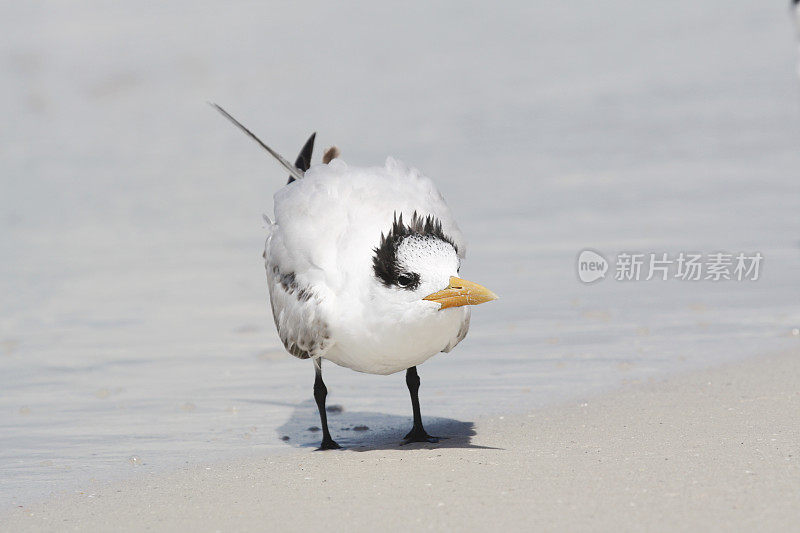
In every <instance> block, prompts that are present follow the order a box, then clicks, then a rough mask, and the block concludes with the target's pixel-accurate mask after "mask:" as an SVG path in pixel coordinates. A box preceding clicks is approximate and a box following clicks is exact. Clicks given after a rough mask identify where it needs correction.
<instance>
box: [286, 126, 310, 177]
mask: <svg viewBox="0 0 800 533" xmlns="http://www.w3.org/2000/svg"><path fill="white" fill-rule="evenodd" d="M316 137H317V132H316V131H315V132H314V133H312V134H311V137H309V138H308V140H307V141H306V144H304V145H303V149H302V150H300V154H299V155H298V156H297V159H296V160H295V162H294V166H296V167H297V168H299V169H300V170H302V171H303V172H305V171H306V170H308V169H309V167H311V155H312V154H313V152H314V139H316ZM293 181H295V179H294V176H292V175H290V176H289V181H287V182H286V184H287V185H288V184H289V183H291V182H293Z"/></svg>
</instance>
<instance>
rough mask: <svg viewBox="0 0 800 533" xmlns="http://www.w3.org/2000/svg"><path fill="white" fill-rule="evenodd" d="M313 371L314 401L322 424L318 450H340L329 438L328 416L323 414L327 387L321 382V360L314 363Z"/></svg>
mask: <svg viewBox="0 0 800 533" xmlns="http://www.w3.org/2000/svg"><path fill="white" fill-rule="evenodd" d="M314 370H315V371H316V373H317V377H316V378H315V379H314V400H316V401H317V409H319V420H320V422H322V444H321V445H320V447H319V448H318V449H320V450H335V449H337V448H341V446H339V445H338V444H336V441H334V440H333V439H332V438H331V433H330V431H328V414H327V413H326V412H325V398H326V397H327V396H328V387H326V386H325V382H324V381H322V360H321V359H318V360H317V361H314Z"/></svg>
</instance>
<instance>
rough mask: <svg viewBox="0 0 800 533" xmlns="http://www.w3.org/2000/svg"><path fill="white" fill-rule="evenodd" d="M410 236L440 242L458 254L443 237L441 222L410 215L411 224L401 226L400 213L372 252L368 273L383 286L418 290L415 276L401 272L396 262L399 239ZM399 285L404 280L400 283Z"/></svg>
mask: <svg viewBox="0 0 800 533" xmlns="http://www.w3.org/2000/svg"><path fill="white" fill-rule="evenodd" d="M412 235H417V236H420V237H428V238H433V239H440V240H442V241H444V242H446V243H448V244H450V245H451V246H452V247H453V248H454V249H455V251H456V253H458V246H457V245H456V243H455V242H454V241H453V239H451V238H450V237H449V236H448V235H446V234H445V233H444V231H443V230H442V222H441V221H440V220H439V219H438V218H436V217H434V216H433V215H428V216H426V217H422V216H419V215H418V214H417V212H416V211H414V214H413V215H411V222H410V223H408V224H405V223H404V222H403V215H402V213H401V214H400V216H399V217H398V216H397V213H395V217H394V222H393V223H392V229H390V230H389V233H388V234H387V235H384V234H383V233H381V243H380V245H379V246H378V247H377V248H375V250H374V251H375V256H374V257H373V258H372V269H373V271H374V272H375V277H377V278H378V279H379V280H380V281H381V282H382V283H383V284H384V285H385V286H387V287H401V288H404V289H409V290H414V289H416V288H417V287H418V286H419V274H416V273H413V272H403V271H402V270H401V269H400V265H399V264H398V262H397V248H398V247H399V246H400V243H401V242H403V239H405V238H406V237H410V236H412ZM401 278H410V283H405V284H404V283H401ZM402 281H405V280H404V279H403V280H402Z"/></svg>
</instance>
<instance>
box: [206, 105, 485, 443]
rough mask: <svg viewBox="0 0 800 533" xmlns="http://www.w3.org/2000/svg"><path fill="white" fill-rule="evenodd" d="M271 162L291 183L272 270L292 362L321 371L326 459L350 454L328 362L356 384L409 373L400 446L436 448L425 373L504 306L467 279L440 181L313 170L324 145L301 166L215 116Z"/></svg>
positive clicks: (272, 295)
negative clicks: (489, 308) (407, 417)
mask: <svg viewBox="0 0 800 533" xmlns="http://www.w3.org/2000/svg"><path fill="white" fill-rule="evenodd" d="M211 105H212V106H214V107H215V108H216V109H217V111H219V112H220V113H221V114H222V115H223V116H224V117H225V118H227V119H228V120H230V121H231V122H232V123H233V124H234V125H236V126H237V127H238V128H239V129H241V130H242V131H243V132H244V133H245V134H247V135H248V136H249V137H250V138H252V139H253V140H254V141H255V142H257V143H258V144H259V145H260V146H261V147H262V148H263V149H265V150H266V151H267V152H268V153H269V154H270V155H272V156H273V157H274V158H275V159H276V160H277V161H278V162H279V163H280V164H281V165H282V166H283V167H284V168H285V169H286V170H287V171H288V172H289V180H288V182H287V184H286V185H285V186H283V187H282V188H280V189H279V190H277V192H275V194H274V198H273V199H274V217H275V220H274V221H273V220H271V219H270V218H269V217H267V216H266V215H264V219H265V222H266V231H267V236H266V242H265V247H264V253H263V258H264V265H265V268H266V275H267V286H268V289H269V301H270V305H271V308H272V314H273V318H274V321H275V325H276V327H277V330H278V336H279V337H280V340H281V342H282V343H283V346H284V347H285V349H286V351H287V352H288V353H290V354H291V355H293V356H295V357H297V358H299V359H310V360H311V361H312V362H313V364H314V371H315V379H314V399H315V402H316V404H317V409H318V411H319V417H320V423H321V429H322V442H321V444H320V447H319V448H318V449H319V450H330V449H337V448H340V446H339V444H338V443H337V442H336V441H335V440H334V439H333V437H332V436H331V433H330V431H329V428H328V420H327V414H326V408H325V401H326V398H327V394H328V389H327V387H326V385H325V382H324V381H323V379H322V360H323V359H325V360H328V361H330V362H332V363H335V364H337V365H339V366H342V367H346V368H349V369H352V370H355V371H357V372H364V373H369V374H379V375H388V374H393V373H396V372H402V371H405V372H406V385H407V387H408V390H409V394H410V396H411V406H412V414H413V425H412V428H411V431H409V432H408V434H406V435H405V437H403V440H402V442H401V444H408V443H412V442H429V443H436V442H438V439H439V438H438V437H434V436H431V435H429V434H428V433H427V431H426V430H425V428H424V426H423V423H422V415H421V412H420V404H419V388H420V377H419V373H418V371H417V366H419V365H421V364H422V363H423V362H425V361H426V360H427V359H429V358H430V357H432V356H434V355H436V354H438V353H440V352H449V351H450V350H452V349H453V348H454V347H455V346H456V345H457V344H458V343H459V342H461V341H462V340H463V339H464V337H465V336H466V335H467V332H468V330H469V324H470V307H471V306H473V305H478V304H482V303H485V302H489V301H491V300H495V299H497V295H496V294H494V293H493V292H492V291H490V290H489V289H487V288H486V287H484V286H482V285H479V284H477V283H473V282H471V281H467V280H465V279H462V278H461V277H459V276H460V267H461V262H462V260H463V259H464V257H465V253H466V245H465V241H464V236H463V234H462V232H461V230H460V229H459V227H458V225H457V224H456V221H455V219H454V217H453V214H452V213H451V211H450V209H449V207H448V206H447V204H446V203H445V200H444V198H443V197H442V194H441V193H440V192H439V190H438V189H437V188H436V186H435V185H434V183H433V181H432V180H431V179H429V178H427V177H426V176H424V175H423V174H422V173H421V172H419V171H418V170H416V169H414V168H411V167H408V166H406V165H405V164H403V163H402V162H400V161H398V160H396V159H394V158H391V157H389V158H387V159H386V162H385V164H384V165H383V166H382V167H363V168H362V167H355V166H350V165H348V164H347V163H345V162H344V161H343V160H342V159H341V158H340V157H338V156H339V155H340V153H339V150H338V149H337V148H331V149H329V150H328V151H326V152H325V156H324V157H323V162H322V163H321V164H317V165H313V166H312V165H311V158H312V152H313V149H314V140H315V137H316V133H314V134H312V135H311V137H310V138H309V139H308V141H307V142H306V144H305V145H304V146H303V148H302V150H301V151H300V154H299V156H298V157H297V159H296V161H295V163H294V164H292V163H290V162H289V161H288V160H287V159H286V158H284V157H283V156H281V155H280V154H278V153H277V152H276V151H274V150H273V149H272V148H270V147H269V146H267V145H266V144H264V143H263V142H262V141H261V140H260V139H259V138H258V137H257V136H256V135H255V134H254V133H252V132H251V131H250V130H249V129H247V128H246V127H245V126H244V125H242V124H241V123H240V122H239V121H238V120H236V119H235V118H234V117H233V116H231V115H230V114H229V113H228V112H227V111H225V110H224V109H223V108H222V107H220V106H218V105H217V104H213V103H212V104H211Z"/></svg>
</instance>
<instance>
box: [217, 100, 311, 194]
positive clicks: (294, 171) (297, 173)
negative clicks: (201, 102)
mask: <svg viewBox="0 0 800 533" xmlns="http://www.w3.org/2000/svg"><path fill="white" fill-rule="evenodd" d="M209 104H211V105H212V106H213V107H214V108H215V109H216V110H217V111H219V112H220V113H221V114H222V116H223V117H225V118H227V119H228V120H230V121H231V122H233V124H234V125H236V127H237V128H239V129H240V130H242V131H243V132H245V133H246V134H247V135H248V136H249V137H250V138H251V139H253V140H254V141H255V142H257V143H258V144H259V145H261V147H262V148H263V149H264V150H266V151H267V152H269V154H270V155H271V156H272V157H274V158H275V159H277V160H278V163H280V164H281V165H283V167H284V168H285V169H286V170H288V171H289V174H291V176H292V178H294V179H298V180H299V179H302V177H303V173H304V170H306V169H303V170H300V169H299V168H297V166H295V165H292V164H291V163H290V162H289V161H287V160H286V158H284V157H283V156H282V155H281V154H279V153H278V152H276V151H275V150H273V149H272V148H270V147H269V146H267V145H266V144H264V143H263V142H262V141H261V139H259V138H258V137H256V135H255V134H254V133H253V132H252V131H250V130H248V129H247V128H246V127H244V125H243V124H242V123H241V122H239V121H238V120H236V119H235V118H233V117H232V116H231V115H230V113H228V112H227V111H225V110H224V109H222V108H221V107H220V106H218V105H217V104H215V103H213V102H209ZM309 140H311V141H312V143H311V144H312V148H313V135H312V139H309ZM306 144H308V143H306ZM303 150H305V147H303ZM300 154H301V155H303V152H301V153H300ZM308 160H309V162H310V161H311V157H310V154H309V158H308ZM289 181H292V179H290V180H289Z"/></svg>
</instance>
